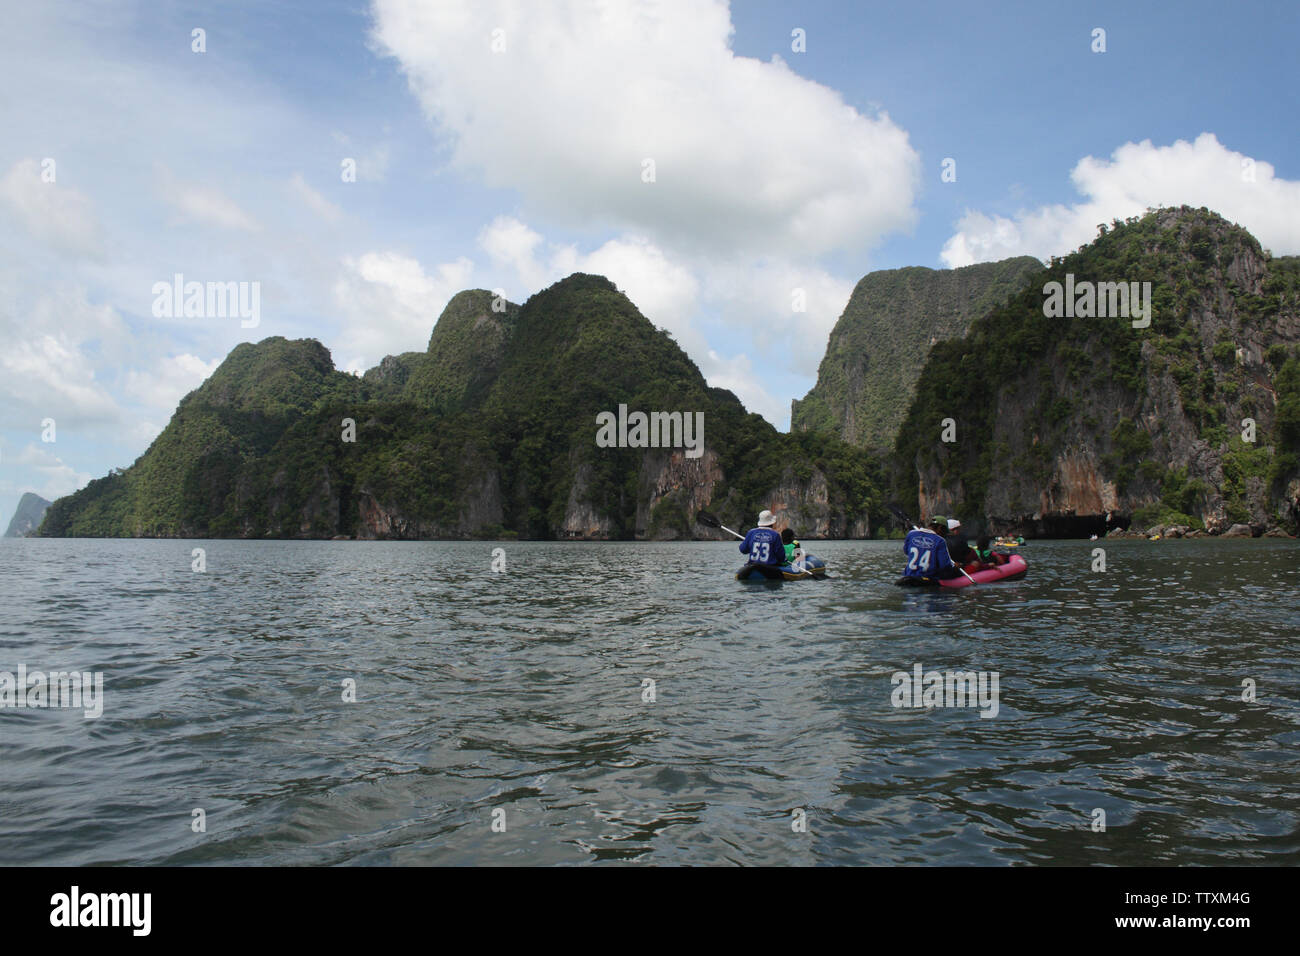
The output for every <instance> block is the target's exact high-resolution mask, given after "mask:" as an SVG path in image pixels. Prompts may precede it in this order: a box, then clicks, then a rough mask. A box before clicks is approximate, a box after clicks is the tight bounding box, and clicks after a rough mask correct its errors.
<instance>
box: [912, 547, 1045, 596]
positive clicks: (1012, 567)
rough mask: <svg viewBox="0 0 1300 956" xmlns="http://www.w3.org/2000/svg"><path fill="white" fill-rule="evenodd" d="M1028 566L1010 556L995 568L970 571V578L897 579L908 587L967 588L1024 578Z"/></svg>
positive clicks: (1023, 561)
mask: <svg viewBox="0 0 1300 956" xmlns="http://www.w3.org/2000/svg"><path fill="white" fill-rule="evenodd" d="M1028 570H1029V566H1028V565H1027V564H1025V559H1024V558H1022V557H1021V556H1020V555H1018V554H1013V555H1010V557H1009V560H1008V561H1007V563H1006V564H999V565H998V566H997V567H995V568H986V569H985V570H983V571H972V572H970V577H967V576H966V575H964V574H959V575H957V577H955V578H945V579H944V580H942V581H939V580H936V579H935V578H899V579H898V583H899V584H901V585H906V586H910V587H917V586H921V587H924V586H926V585H930V586H933V585H936V584H937V585H939V586H940V587H945V588H968V587H970V586H971V585H972V584H988V583H989V582H990V581H1015V580H1017V579H1019V578H1023V577H1024V576H1025V572H1026V571H1028Z"/></svg>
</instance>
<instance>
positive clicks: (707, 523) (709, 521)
mask: <svg viewBox="0 0 1300 956" xmlns="http://www.w3.org/2000/svg"><path fill="white" fill-rule="evenodd" d="M695 520H696V521H698V522H699V523H700V524H702V525H704V527H706V528H721V529H722V530H723V531H725V532H727V533H728V534H732V535H735V536H736V537H737V538H739V539H740V540H741V541H744V540H745V536H744V535H743V534H740V533H739V532H737V531H732V530H731V529H730V528H728V527H727V526H726V525H725V524H723V523H722V522H721V521H719V520H718V518H717V515H714V514H711V513H709V512H707V511H701V512H700V513H699V514H697V515H696V516H695Z"/></svg>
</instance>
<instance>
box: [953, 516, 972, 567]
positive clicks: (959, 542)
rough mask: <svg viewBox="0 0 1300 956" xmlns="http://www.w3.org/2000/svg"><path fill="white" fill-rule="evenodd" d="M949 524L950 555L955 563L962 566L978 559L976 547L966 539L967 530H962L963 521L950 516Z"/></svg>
mask: <svg viewBox="0 0 1300 956" xmlns="http://www.w3.org/2000/svg"><path fill="white" fill-rule="evenodd" d="M947 526H948V539H947V544H948V556H949V557H950V558H952V560H953V563H954V564H956V565H957V566H958V567H961V566H962V565H965V564H969V563H970V562H972V561H975V560H977V558H976V555H975V551H974V549H973V548H971V546H970V542H969V541H967V540H966V532H965V531H963V530H962V527H961V521H960V520H959V519H957V518H949V519H948V522H947Z"/></svg>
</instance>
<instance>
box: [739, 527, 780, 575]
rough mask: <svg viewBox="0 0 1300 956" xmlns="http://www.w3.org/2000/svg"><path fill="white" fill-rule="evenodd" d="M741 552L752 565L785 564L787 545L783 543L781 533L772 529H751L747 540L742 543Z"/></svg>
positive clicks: (746, 537) (746, 536)
mask: <svg viewBox="0 0 1300 956" xmlns="http://www.w3.org/2000/svg"><path fill="white" fill-rule="evenodd" d="M740 550H741V551H743V552H744V553H745V556H746V557H748V558H749V562H750V564H774V565H778V566H779V565H782V564H785V543H784V542H782V541H781V532H779V531H773V530H772V529H771V528H751V529H750V532H749V534H747V535H745V540H744V541H742V542H740Z"/></svg>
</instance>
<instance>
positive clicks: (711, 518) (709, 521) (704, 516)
mask: <svg viewBox="0 0 1300 956" xmlns="http://www.w3.org/2000/svg"><path fill="white" fill-rule="evenodd" d="M695 520H696V521H698V522H699V523H700V524H702V525H704V526H705V527H706V528H721V527H722V522H721V521H719V520H718V517H717V515H714V514H712V513H710V512H708V511H701V512H700V513H699V514H697V515H696V516H695Z"/></svg>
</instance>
